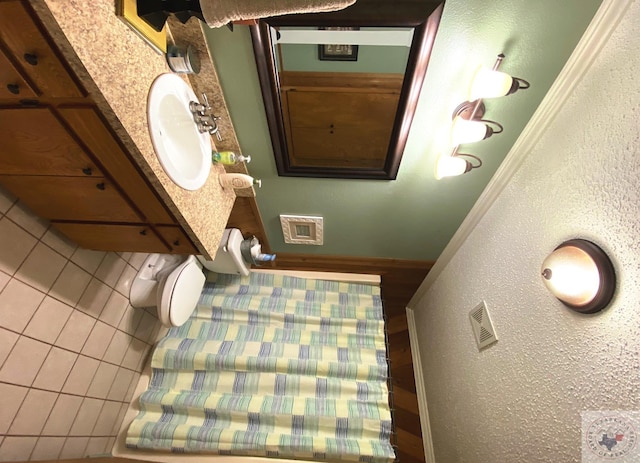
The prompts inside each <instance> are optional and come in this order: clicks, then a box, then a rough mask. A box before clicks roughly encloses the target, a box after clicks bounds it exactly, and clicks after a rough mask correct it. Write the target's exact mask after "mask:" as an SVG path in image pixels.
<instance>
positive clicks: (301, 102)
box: [251, 0, 442, 180]
mask: <svg viewBox="0 0 640 463" xmlns="http://www.w3.org/2000/svg"><path fill="white" fill-rule="evenodd" d="M407 2H409V0H401V1H400V2H399V3H397V2H394V3H393V5H391V4H390V3H389V2H387V3H386V5H384V6H383V7H380V2H378V3H379V5H378V8H379V9H380V8H382V9H383V10H384V9H387V10H388V9H389V8H392V7H394V8H396V10H395V11H394V14H395V16H394V15H391V17H387V16H388V15H387V16H385V14H384V12H379V13H378V14H379V15H380V17H386V23H385V21H383V20H381V19H373V18H367V17H365V16H366V15H365V16H363V15H361V14H359V13H358V11H357V10H356V11H355V13H353V12H349V11H348V10H350V9H352V7H350V8H347V9H346V10H342V11H341V12H333V13H325V14H321V15H296V16H291V17H279V18H270V19H269V20H268V22H267V21H261V22H260V23H259V24H258V25H257V26H253V27H252V28H251V29H252V30H251V34H252V39H253V44H254V51H255V53H256V63H257V66H258V74H259V77H260V84H261V88H262V93H263V98H264V102H265V108H266V112H267V119H268V123H269V129H270V133H271V140H272V143H273V149H274V155H275V158H276V166H277V168H278V173H279V175H285V176H302V177H329V178H365V179H381V180H393V179H395V178H396V175H397V171H398V168H399V165H400V160H401V157H402V153H403V151H404V147H405V144H406V138H407V136H408V132H409V128H410V125H411V121H412V119H413V113H414V112H415V107H416V104H417V99H418V96H419V93H420V89H421V87H422V83H423V80H424V75H425V73H426V67H427V64H428V61H429V56H430V52H431V48H432V46H433V40H434V38H435V33H436V30H437V27H438V23H439V19H440V16H441V13H442V5H441V4H440V5H438V4H435V3H433V4H426V6H425V3H422V4H421V5H420V8H419V9H418V8H416V4H415V2H414V3H413V4H412V6H411V8H406V9H404V11H403V5H404V4H405V3H407ZM359 3H362V4H364V7H366V6H367V5H368V4H369V5H370V4H371V2H367V1H366V0H359V1H358V2H356V4H355V5H358V4H359ZM355 5H354V6H355ZM425 9H426V10H427V11H426V12H425ZM345 12H346V13H348V14H345ZM399 12H401V13H399ZM301 17H307V18H301ZM376 17H378V16H376ZM380 23H381V24H380ZM310 24H312V25H310ZM391 26H393V27H391Z"/></svg>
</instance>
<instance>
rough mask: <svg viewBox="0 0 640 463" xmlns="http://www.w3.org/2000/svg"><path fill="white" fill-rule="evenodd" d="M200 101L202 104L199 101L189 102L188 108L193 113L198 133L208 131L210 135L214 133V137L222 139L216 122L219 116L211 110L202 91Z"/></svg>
mask: <svg viewBox="0 0 640 463" xmlns="http://www.w3.org/2000/svg"><path fill="white" fill-rule="evenodd" d="M202 101H204V104H203V103H200V102H199V101H190V102H189V110H190V111H191V114H193V121H194V122H195V123H196V125H197V127H198V131H199V132H200V133H207V132H208V133H209V134H210V135H214V134H215V136H216V138H217V139H218V140H219V141H222V135H220V130H219V127H218V123H217V122H216V121H217V120H218V119H220V116H216V115H215V114H213V113H212V112H211V105H209V99H208V98H207V95H206V94H204V93H203V94H202Z"/></svg>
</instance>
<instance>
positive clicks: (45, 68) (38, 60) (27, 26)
mask: <svg viewBox="0 0 640 463" xmlns="http://www.w3.org/2000/svg"><path fill="white" fill-rule="evenodd" d="M0 39H2V41H3V42H4V43H5V44H6V45H7V48H8V49H9V50H10V51H11V53H13V55H14V56H15V58H16V60H17V61H18V63H20V65H21V66H22V68H23V69H24V71H25V72H26V73H27V74H28V75H29V77H30V78H31V80H32V81H33V82H34V83H35V85H36V86H37V88H38V90H39V91H38V92H37V93H38V94H41V95H43V96H50V97H82V96H84V92H83V91H82V90H81V89H80V88H79V87H78V85H77V84H76V82H75V81H74V79H73V78H72V77H71V75H70V74H69V73H68V72H67V69H66V68H65V66H64V65H63V64H62V62H61V61H60V60H59V59H58V56H57V55H56V53H55V52H54V51H53V49H52V48H51V46H50V45H49V43H48V41H47V39H46V38H45V37H44V36H43V35H42V33H41V31H40V29H39V28H38V26H37V25H36V24H35V23H34V21H33V19H32V18H31V15H30V14H29V12H28V11H27V10H26V9H25V7H24V5H23V4H22V2H19V1H6V2H0Z"/></svg>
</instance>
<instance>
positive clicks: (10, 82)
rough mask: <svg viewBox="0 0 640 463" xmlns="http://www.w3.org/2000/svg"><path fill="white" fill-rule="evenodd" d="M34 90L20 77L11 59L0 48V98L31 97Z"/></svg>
mask: <svg viewBox="0 0 640 463" xmlns="http://www.w3.org/2000/svg"><path fill="white" fill-rule="evenodd" d="M35 96H36V92H34V91H33V89H32V88H31V87H30V86H29V84H28V83H27V82H26V81H25V80H24V79H23V78H22V76H21V75H20V72H19V71H18V70H17V69H16V68H15V66H14V65H13V63H12V62H11V60H9V58H7V57H6V56H5V55H4V53H3V52H2V51H1V50H0V99H9V98H10V99H22V98H33V97H35Z"/></svg>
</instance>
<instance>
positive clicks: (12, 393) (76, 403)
mask: <svg viewBox="0 0 640 463" xmlns="http://www.w3.org/2000/svg"><path fill="white" fill-rule="evenodd" d="M145 257H146V255H145V254H132V253H120V254H118V253H105V252H99V251H92V250H87V249H81V248H78V247H77V246H76V245H75V244H74V243H71V242H69V241H68V240H66V239H65V238H64V237H63V236H61V235H60V234H58V233H57V232H56V231H55V229H53V228H51V227H50V226H49V224H48V223H47V222H46V221H43V220H42V219H40V218H39V217H37V216H35V215H34V214H32V213H31V212H30V211H29V210H28V209H27V208H26V207H24V206H23V205H22V204H21V203H20V202H19V201H17V200H16V199H15V198H14V197H13V196H11V195H10V194H9V193H7V192H5V191H4V190H1V189H0V461H22V460H51V459H56V458H82V457H85V456H89V455H97V454H102V453H105V452H108V451H109V450H110V449H111V447H112V445H113V442H114V440H115V436H116V433H117V431H118V429H119V427H120V423H121V421H122V418H123V416H124V412H125V410H126V408H127V406H128V403H129V401H130V399H131V395H132V394H133V390H134V388H135V386H136V384H137V382H138V379H139V376H140V371H141V369H142V367H143V363H144V361H145V359H146V356H147V354H148V352H149V350H150V348H151V344H152V343H153V342H154V341H155V338H156V336H157V333H158V330H159V329H160V325H159V322H158V320H157V318H156V317H155V315H154V314H152V313H151V312H148V311H145V310H139V309H134V308H132V307H131V306H130V305H129V299H128V293H129V286H130V284H131V281H132V278H133V277H134V276H135V273H136V271H137V269H138V268H139V267H140V265H141V264H142V261H143V260H144V258H145Z"/></svg>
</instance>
